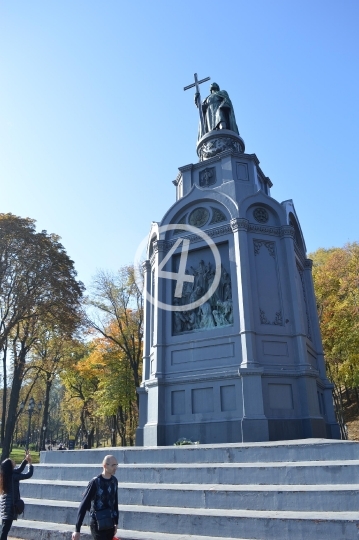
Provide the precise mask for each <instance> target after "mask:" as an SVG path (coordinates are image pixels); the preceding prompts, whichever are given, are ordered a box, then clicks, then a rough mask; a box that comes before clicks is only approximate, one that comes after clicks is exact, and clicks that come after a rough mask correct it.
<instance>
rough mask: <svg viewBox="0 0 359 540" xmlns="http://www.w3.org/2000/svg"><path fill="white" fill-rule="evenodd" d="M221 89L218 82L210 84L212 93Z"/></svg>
mask: <svg viewBox="0 0 359 540" xmlns="http://www.w3.org/2000/svg"><path fill="white" fill-rule="evenodd" d="M219 89H220V88H219V86H218V84H217V83H216V82H214V83H212V84H211V86H210V91H211V93H212V92H218V91H219Z"/></svg>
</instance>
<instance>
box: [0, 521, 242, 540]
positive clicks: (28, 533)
mask: <svg viewBox="0 0 359 540" xmlns="http://www.w3.org/2000/svg"><path fill="white" fill-rule="evenodd" d="M74 530H75V529H74V527H73V526H69V525H60V524H57V523H50V522H46V521H42V522H40V521H24V520H21V519H19V520H17V521H14V523H13V526H12V527H11V534H12V535H16V537H17V538H15V537H14V536H11V537H10V536H9V537H8V539H9V540H17V539H24V540H49V539H51V540H69V539H70V538H71V533H72V532H73V531H74ZM116 537H117V538H119V539H121V540H223V536H220V537H219V536H199V535H198V534H196V535H195V536H193V535H188V534H169V533H159V532H146V531H125V530H123V529H118V530H117V533H116ZM81 540H92V536H91V534H90V529H89V527H86V526H83V527H81ZM227 540H246V539H244V538H239V537H238V536H236V537H235V538H229V537H227ZM247 540H250V539H247Z"/></svg>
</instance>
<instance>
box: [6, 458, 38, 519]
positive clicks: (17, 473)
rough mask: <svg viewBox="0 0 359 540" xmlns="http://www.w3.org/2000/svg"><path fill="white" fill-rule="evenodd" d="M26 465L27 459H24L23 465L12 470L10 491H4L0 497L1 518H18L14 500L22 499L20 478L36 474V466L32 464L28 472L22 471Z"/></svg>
mask: <svg viewBox="0 0 359 540" xmlns="http://www.w3.org/2000/svg"><path fill="white" fill-rule="evenodd" d="M26 465H27V461H26V459H24V461H23V462H22V463H21V465H20V466H19V467H16V468H15V469H14V470H13V471H12V482H11V484H10V490H9V492H8V493H2V495H1V497H0V514H1V519H17V515H16V514H15V512H14V502H15V501H17V500H19V499H20V486H19V482H20V480H26V479H27V478H31V477H32V475H33V474H34V467H33V466H32V465H29V470H28V472H27V473H22V471H23V470H24V469H25V467H26Z"/></svg>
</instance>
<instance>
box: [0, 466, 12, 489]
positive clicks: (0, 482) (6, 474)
mask: <svg viewBox="0 0 359 540" xmlns="http://www.w3.org/2000/svg"><path fill="white" fill-rule="evenodd" d="M12 471H13V464H12V461H11V459H10V458H7V459H5V460H4V461H3V462H2V463H1V467H0V493H9V491H10V490H11V482H12Z"/></svg>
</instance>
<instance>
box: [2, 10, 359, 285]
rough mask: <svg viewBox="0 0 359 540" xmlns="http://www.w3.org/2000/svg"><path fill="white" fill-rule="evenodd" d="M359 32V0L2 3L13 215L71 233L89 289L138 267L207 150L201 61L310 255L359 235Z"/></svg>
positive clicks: (5, 147)
mask: <svg viewBox="0 0 359 540" xmlns="http://www.w3.org/2000/svg"><path fill="white" fill-rule="evenodd" d="M358 28H359V2H358V0H343V1H342V2H338V1H333V0H250V1H243V0H232V1H226V0H222V1H221V2H219V1H214V0H206V1H204V0H197V1H196V2H194V1H189V0H182V1H177V2H175V1H174V0H152V1H149V0H133V2H127V1H124V0H101V1H100V0H96V1H94V0H61V1H58V2H49V1H48V0H41V1H40V0H31V1H29V0H2V1H1V2H0V212H12V213H14V214H16V215H19V216H23V217H25V216H29V217H32V218H34V219H36V220H37V224H38V228H39V229H46V230H47V231H48V232H54V233H57V234H59V235H60V236H61V237H62V242H63V244H64V246H65V248H66V250H67V252H68V253H69V255H70V256H71V258H72V259H73V260H74V261H75V265H76V268H77V270H78V273H79V277H80V279H82V280H83V281H84V282H85V284H86V285H88V284H89V283H90V281H91V277H92V276H93V275H94V274H95V273H96V270H97V269H99V268H103V269H108V270H116V269H117V268H118V267H120V266H121V265H124V264H128V263H131V262H132V261H133V258H134V254H135V251H136V247H137V245H138V244H139V242H140V240H141V239H142V238H143V237H144V236H145V235H146V234H147V233H148V231H149V227H150V223H151V221H159V220H160V219H161V218H162V216H163V215H164V213H165V212H166V210H167V209H168V207H169V206H170V205H172V204H173V202H174V200H175V188H174V186H173V184H172V180H173V179H174V178H175V177H176V175H177V173H178V167H180V166H183V165H186V164H188V163H193V162H196V161H197V157H196V153H195V145H196V135H197V123H198V113H197V109H196V108H195V106H194V103H193V92H192V91H187V92H184V91H183V87H184V86H186V85H188V84H190V83H191V82H192V80H193V74H194V73H195V72H197V73H198V75H199V77H200V78H204V77H207V76H210V77H211V79H212V81H215V82H217V83H218V84H219V85H220V86H221V88H223V89H225V90H227V91H228V92H229V95H230V97H231V100H232V102H233V104H234V108H235V113H236V118H237V124H238V127H239V131H240V134H241V136H242V137H243V139H244V141H245V143H246V151H247V152H248V153H256V154H257V156H258V158H259V160H260V162H261V167H262V169H263V171H264V173H265V174H266V175H267V176H269V177H270V178H271V180H272V182H273V184H274V186H273V188H272V196H273V197H274V198H275V199H277V200H279V201H282V200H285V199H290V198H291V199H293V200H294V204H295V207H296V210H297V213H298V216H299V219H300V221H301V226H302V230H303V233H304V236H305V239H306V243H307V249H308V252H310V251H313V250H315V249H317V248H318V247H330V246H342V245H343V244H345V243H346V242H348V241H355V240H359V219H358V201H359V187H358V186H359V175H358V171H357V166H358V164H357V155H358V148H359V134H358V133H359V112H358V111H359V107H358V100H359V89H358V80H359V75H358V73H359V72H358V55H359V31H358ZM208 85H209V83H205V85H203V86H206V88H204V89H203V90H202V97H205V96H206V95H207V94H208V87H207V86H208Z"/></svg>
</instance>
